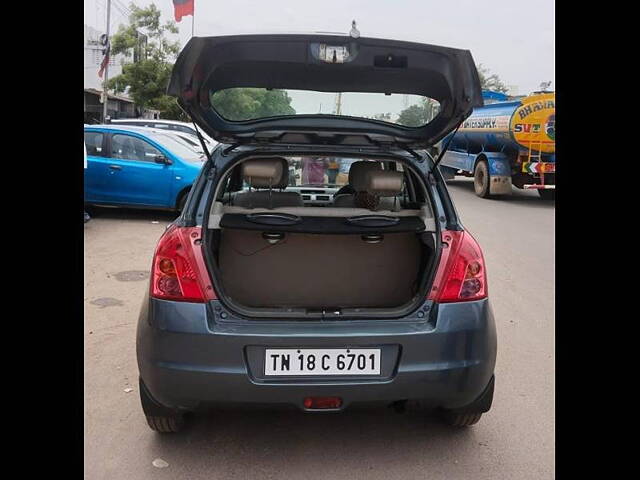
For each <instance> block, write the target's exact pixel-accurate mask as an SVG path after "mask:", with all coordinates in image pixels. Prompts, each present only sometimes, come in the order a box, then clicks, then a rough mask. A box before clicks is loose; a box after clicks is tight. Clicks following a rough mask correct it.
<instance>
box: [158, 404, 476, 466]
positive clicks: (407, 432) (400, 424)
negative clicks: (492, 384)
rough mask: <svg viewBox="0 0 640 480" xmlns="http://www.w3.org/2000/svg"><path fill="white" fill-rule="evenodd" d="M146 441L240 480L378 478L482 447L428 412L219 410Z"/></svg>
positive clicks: (469, 430) (471, 432)
mask: <svg viewBox="0 0 640 480" xmlns="http://www.w3.org/2000/svg"><path fill="white" fill-rule="evenodd" d="M483 420H485V419H481V422H482V421H483ZM476 428H478V427H476ZM148 438H149V439H150V442H151V446H152V447H153V450H154V451H157V452H158V453H160V454H161V455H166V456H165V457H163V458H173V459H189V460H188V462H189V469H190V470H191V471H194V470H201V469H202V470H206V469H211V468H212V467H213V468H214V469H215V471H216V472H217V473H218V474H220V473H221V471H222V472H224V471H225V470H226V471H227V472H228V471H229V470H233V471H234V473H235V474H239V476H240V477H241V476H242V471H243V470H245V473H247V474H249V473H252V474H253V473H255V472H256V468H257V467H258V466H261V467H262V468H264V469H266V470H267V471H269V470H271V471H273V470H274V469H276V468H283V467H284V468H285V470H283V471H280V474H281V475H285V478H286V475H291V474H294V475H296V474H299V473H303V472H300V471H296V469H297V468H301V466H302V465H306V468H312V469H313V467H315V466H321V468H323V469H328V471H327V470H325V474H330V473H331V472H336V473H337V472H340V473H342V474H345V473H348V472H349V471H353V472H356V471H362V470H366V469H372V473H373V471H376V470H377V471H378V473H380V471H381V470H382V471H384V469H387V468H389V467H391V466H393V465H398V464H402V463H403V462H407V461H408V462H411V463H414V465H415V460H416V459H421V460H422V461H426V462H428V463H429V462H431V461H433V462H436V463H437V461H438V459H439V460H445V461H446V458H459V457H460V455H461V454H462V455H464V452H465V451H468V450H474V449H477V448H482V447H479V445H481V443H480V442H479V440H478V435H477V434H476V433H474V427H471V428H454V427H449V426H447V425H445V424H443V423H441V422H440V421H439V419H438V418H437V416H435V413H433V412H432V411H429V410H425V411H423V410H417V411H407V412H405V413H402V414H400V413H396V412H395V411H393V410H392V409H390V408H387V407H376V408H364V407H362V408H353V409H350V410H347V411H345V412H343V413H340V414H333V413H326V414H323V413H318V414H305V413H303V412H298V411H273V410H253V409H252V410H248V409H247V410H237V409H233V410H216V411H212V412H209V413H199V414H195V415H193V417H191V418H188V421H187V424H186V426H185V429H184V430H183V431H182V432H180V433H178V434H174V435H158V434H153V433H152V432H149V437H148ZM285 458H286V461H285ZM456 463H457V462H456ZM214 466H215V467H214ZM416 466H417V465H416ZM296 478H297V477H296Z"/></svg>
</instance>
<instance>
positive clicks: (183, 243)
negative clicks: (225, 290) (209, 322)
mask: <svg viewBox="0 0 640 480" xmlns="http://www.w3.org/2000/svg"><path fill="white" fill-rule="evenodd" d="M201 242H202V229H201V228H200V227H186V228H185V227H178V226H176V225H171V226H170V227H169V228H168V229H167V231H166V232H164V235H162V237H160V240H159V241H158V246H157V247H156V252H155V254H154V255H153V268H152V277H151V296H152V297H154V298H161V299H164V300H177V301H182V302H206V301H209V300H215V299H216V294H215V291H214V290H213V286H212V285H211V279H210V277H209V274H208V273H207V268H206V266H205V263H204V258H203V256H202V247H201V246H200V245H201Z"/></svg>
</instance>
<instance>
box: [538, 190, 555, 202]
mask: <svg viewBox="0 0 640 480" xmlns="http://www.w3.org/2000/svg"><path fill="white" fill-rule="evenodd" d="M538 195H540V198H541V199H542V200H555V199H556V190H555V189H553V190H547V189H546V188H541V189H539V190H538Z"/></svg>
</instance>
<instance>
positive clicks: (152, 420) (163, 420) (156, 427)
mask: <svg viewBox="0 0 640 480" xmlns="http://www.w3.org/2000/svg"><path fill="white" fill-rule="evenodd" d="M147 424H148V425H149V428H151V430H153V431H155V432H159V433H176V432H179V431H180V430H182V427H183V426H184V417H183V416H182V415H180V416H173V417H152V416H149V415H147Z"/></svg>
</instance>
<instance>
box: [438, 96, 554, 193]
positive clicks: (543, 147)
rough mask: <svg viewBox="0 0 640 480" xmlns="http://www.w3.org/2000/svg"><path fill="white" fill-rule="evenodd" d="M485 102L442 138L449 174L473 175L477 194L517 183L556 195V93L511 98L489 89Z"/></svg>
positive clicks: (442, 165)
mask: <svg viewBox="0 0 640 480" xmlns="http://www.w3.org/2000/svg"><path fill="white" fill-rule="evenodd" d="M483 97H484V100H485V105H484V106H483V107H479V108H476V109H474V110H473V113H472V114H471V115H470V116H469V117H468V118H467V119H466V120H465V121H464V122H463V123H462V124H461V125H460V128H459V129H458V130H457V132H454V133H452V134H450V135H449V136H447V137H445V138H444V139H443V141H442V142H441V144H442V145H446V144H447V143H448V142H450V143H449V147H448V149H447V151H446V152H445V154H444V156H443V157H442V160H441V162H440V165H439V168H440V172H441V173H442V175H443V176H444V178H445V179H452V178H454V177H455V176H456V175H463V176H467V177H473V179H474V190H475V193H476V195H477V196H479V197H481V198H489V197H492V196H500V195H509V194H511V193H512V190H513V189H512V187H513V186H515V187H517V188H521V189H535V190H537V191H538V194H539V195H540V197H541V198H542V199H549V200H551V199H555V187H556V185H555V184H556V181H555V180H556V179H555V176H556V175H555V173H556V170H555V166H556V164H555V161H556V158H555V94H554V93H553V92H535V93H533V94H531V95H529V96H527V97H523V98H520V99H517V100H509V99H508V97H507V96H506V95H504V94H501V93H497V92H490V91H484V92H483Z"/></svg>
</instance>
